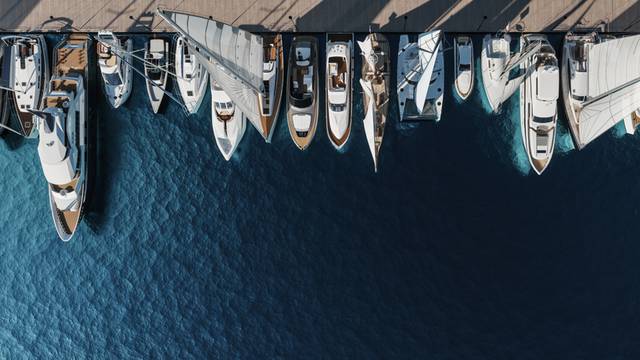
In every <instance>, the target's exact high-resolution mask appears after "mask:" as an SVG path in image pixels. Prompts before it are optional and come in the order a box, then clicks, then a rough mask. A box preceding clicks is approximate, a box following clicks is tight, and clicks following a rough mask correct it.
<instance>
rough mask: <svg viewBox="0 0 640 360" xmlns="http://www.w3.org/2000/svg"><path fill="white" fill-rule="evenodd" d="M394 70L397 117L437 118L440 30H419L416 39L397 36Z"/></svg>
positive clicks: (441, 68) (441, 61)
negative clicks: (398, 37) (396, 54)
mask: <svg viewBox="0 0 640 360" xmlns="http://www.w3.org/2000/svg"><path fill="white" fill-rule="evenodd" d="M397 71H398V73H397V81H398V83H397V94H398V109H399V110H400V120H401V121H402V120H435V121H440V118H441V116H442V103H443V96H444V91H443V90H444V58H443V56H442V32H441V31H440V30H435V31H431V32H427V33H422V34H420V35H419V36H418V42H410V41H409V36H408V35H401V36H400V44H399V50H398V69H397Z"/></svg>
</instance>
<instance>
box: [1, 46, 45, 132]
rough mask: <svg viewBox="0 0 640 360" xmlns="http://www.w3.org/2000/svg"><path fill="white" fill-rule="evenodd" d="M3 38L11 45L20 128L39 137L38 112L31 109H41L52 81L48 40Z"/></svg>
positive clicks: (14, 89) (13, 88) (15, 101)
mask: <svg viewBox="0 0 640 360" xmlns="http://www.w3.org/2000/svg"><path fill="white" fill-rule="evenodd" d="M2 40H4V41H5V42H6V43H8V44H11V51H10V56H11V59H12V63H11V67H12V70H13V71H12V72H13V75H12V77H11V79H12V80H11V82H12V83H11V84H10V87H11V89H12V90H13V102H14V107H15V109H16V113H17V115H18V120H19V123H20V130H21V132H22V135H23V136H25V137H34V136H37V134H38V132H37V129H36V128H35V126H34V125H35V122H34V115H33V114H32V113H31V112H29V111H30V110H37V109H40V108H41V105H42V99H43V96H44V93H45V90H46V87H47V83H48V81H49V57H48V55H47V43H46V41H45V39H44V36H43V35H15V36H5V37H3V38H2ZM7 55H8V54H7Z"/></svg>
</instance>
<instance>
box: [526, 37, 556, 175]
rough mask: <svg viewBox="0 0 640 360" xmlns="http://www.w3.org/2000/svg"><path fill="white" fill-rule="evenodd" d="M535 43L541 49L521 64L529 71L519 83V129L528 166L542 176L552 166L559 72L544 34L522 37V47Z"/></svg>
mask: <svg viewBox="0 0 640 360" xmlns="http://www.w3.org/2000/svg"><path fill="white" fill-rule="evenodd" d="M534 42H540V43H541V44H542V46H541V48H540V50H539V51H538V52H536V53H534V54H533V55H531V56H530V57H529V58H527V59H526V60H525V61H524V62H522V64H520V67H521V69H522V71H527V69H530V70H529V73H528V75H527V76H526V77H525V79H524V81H522V83H521V84H520V129H521V132H522V141H523V143H524V148H525V150H526V152H527V155H528V157H529V163H530V164H531V167H532V168H533V170H534V171H535V172H536V173H537V174H538V175H540V174H542V172H543V171H544V170H545V169H546V168H547V166H548V165H549V162H550V161H551V157H552V156H553V149H554V146H555V139H556V125H557V121H558V104H557V102H558V96H559V91H560V69H559V68H558V59H557V58H556V53H555V50H554V49H553V47H552V46H551V44H549V41H548V40H547V37H546V36H545V35H537V34H535V35H534V34H531V35H522V36H521V37H520V48H521V49H525V48H527V47H528V46H530V45H531V44H532V43H534Z"/></svg>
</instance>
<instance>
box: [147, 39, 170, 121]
mask: <svg viewBox="0 0 640 360" xmlns="http://www.w3.org/2000/svg"><path fill="white" fill-rule="evenodd" d="M154 40H156V41H157V40H161V41H163V42H164V44H163V46H162V49H155V50H156V51H153V50H154V49H151V50H150V46H151V45H150V44H151V42H149V43H147V46H146V49H145V52H144V58H145V60H146V61H147V62H151V63H152V64H154V65H155V66H153V65H151V64H145V66H144V74H145V76H146V77H147V79H146V88H147V95H149V101H150V102H151V108H152V109H153V112H154V113H156V114H157V113H158V111H159V110H160V105H162V100H163V99H164V93H165V91H166V90H167V78H168V73H167V70H168V65H169V63H168V62H169V58H168V56H169V42H168V41H167V40H165V39H152V40H151V41H154Z"/></svg>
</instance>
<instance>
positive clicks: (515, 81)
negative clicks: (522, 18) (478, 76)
mask: <svg viewBox="0 0 640 360" xmlns="http://www.w3.org/2000/svg"><path fill="white" fill-rule="evenodd" d="M540 46H541V45H540V43H539V42H536V43H534V44H531V45H530V46H529V48H526V49H520V51H519V52H518V53H515V54H511V36H509V34H506V33H503V34H496V35H486V36H485V37H484V39H483V41H482V54H481V55H480V62H481V64H482V83H483V85H484V92H485V95H486V96H487V100H489V105H490V107H491V110H492V111H493V112H498V110H499V108H500V106H501V105H502V104H503V103H504V102H505V101H507V99H509V98H510V97H511V95H513V93H514V92H515V91H516V90H517V89H518V88H519V87H520V83H521V82H522V81H524V78H525V76H526V71H520V64H521V63H522V62H523V61H524V60H525V59H527V58H529V57H530V56H531V54H533V53H534V52H536V51H538V50H539V47H540ZM512 70H518V71H516V74H512Z"/></svg>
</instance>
